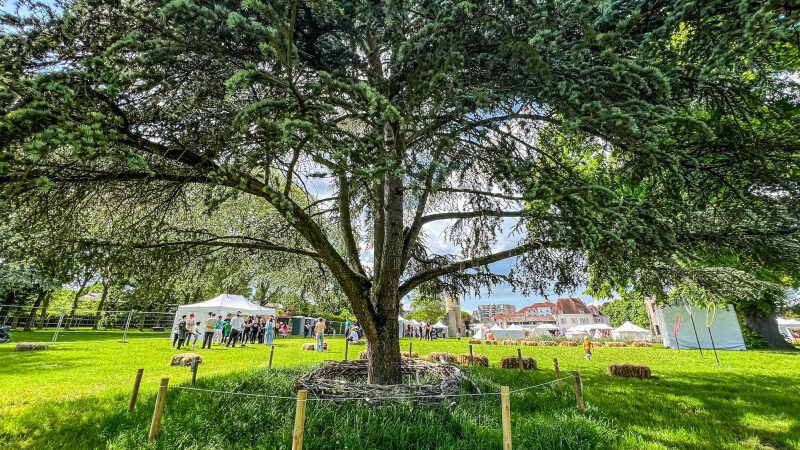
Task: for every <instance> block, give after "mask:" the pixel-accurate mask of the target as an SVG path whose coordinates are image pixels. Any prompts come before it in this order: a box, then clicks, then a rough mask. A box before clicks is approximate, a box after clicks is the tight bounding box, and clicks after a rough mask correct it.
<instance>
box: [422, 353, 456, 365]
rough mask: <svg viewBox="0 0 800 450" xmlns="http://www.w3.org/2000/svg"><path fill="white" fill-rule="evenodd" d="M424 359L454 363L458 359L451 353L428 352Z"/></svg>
mask: <svg viewBox="0 0 800 450" xmlns="http://www.w3.org/2000/svg"><path fill="white" fill-rule="evenodd" d="M425 359H427V360H428V361H433V362H440V363H449V364H455V363H456V362H457V361H458V359H457V358H456V355H454V354H452V353H440V352H430V353H428V354H427V355H426V356H425Z"/></svg>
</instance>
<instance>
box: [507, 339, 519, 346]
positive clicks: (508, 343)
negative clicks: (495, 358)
mask: <svg viewBox="0 0 800 450" xmlns="http://www.w3.org/2000/svg"><path fill="white" fill-rule="evenodd" d="M503 345H519V343H518V342H517V341H516V340H514V339H503Z"/></svg>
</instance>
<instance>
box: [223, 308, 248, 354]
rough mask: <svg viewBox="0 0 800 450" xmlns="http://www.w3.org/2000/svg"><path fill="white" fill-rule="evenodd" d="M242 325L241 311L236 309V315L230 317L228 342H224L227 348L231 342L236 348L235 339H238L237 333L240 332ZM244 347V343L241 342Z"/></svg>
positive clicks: (239, 333)
mask: <svg viewBox="0 0 800 450" xmlns="http://www.w3.org/2000/svg"><path fill="white" fill-rule="evenodd" d="M243 325H244V319H243V318H242V312H241V311H236V316H234V317H233V318H232V319H231V323H230V327H231V335H230V336H229V337H228V343H227V344H225V347H226V348H227V347H228V346H229V345H230V344H231V343H233V347H234V348H236V340H237V339H239V335H241V334H242V330H243ZM242 347H244V344H242Z"/></svg>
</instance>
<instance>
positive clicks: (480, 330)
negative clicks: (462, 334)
mask: <svg viewBox="0 0 800 450" xmlns="http://www.w3.org/2000/svg"><path fill="white" fill-rule="evenodd" d="M486 330H488V328H486V326H485V325H482V324H477V325H475V326H470V328H469V331H471V332H472V337H474V338H475V339H486Z"/></svg>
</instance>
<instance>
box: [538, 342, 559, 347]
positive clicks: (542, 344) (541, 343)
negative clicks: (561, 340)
mask: <svg viewBox="0 0 800 450" xmlns="http://www.w3.org/2000/svg"><path fill="white" fill-rule="evenodd" d="M539 345H541V346H543V347H555V346H557V345H558V342H557V341H540V342H539Z"/></svg>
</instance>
